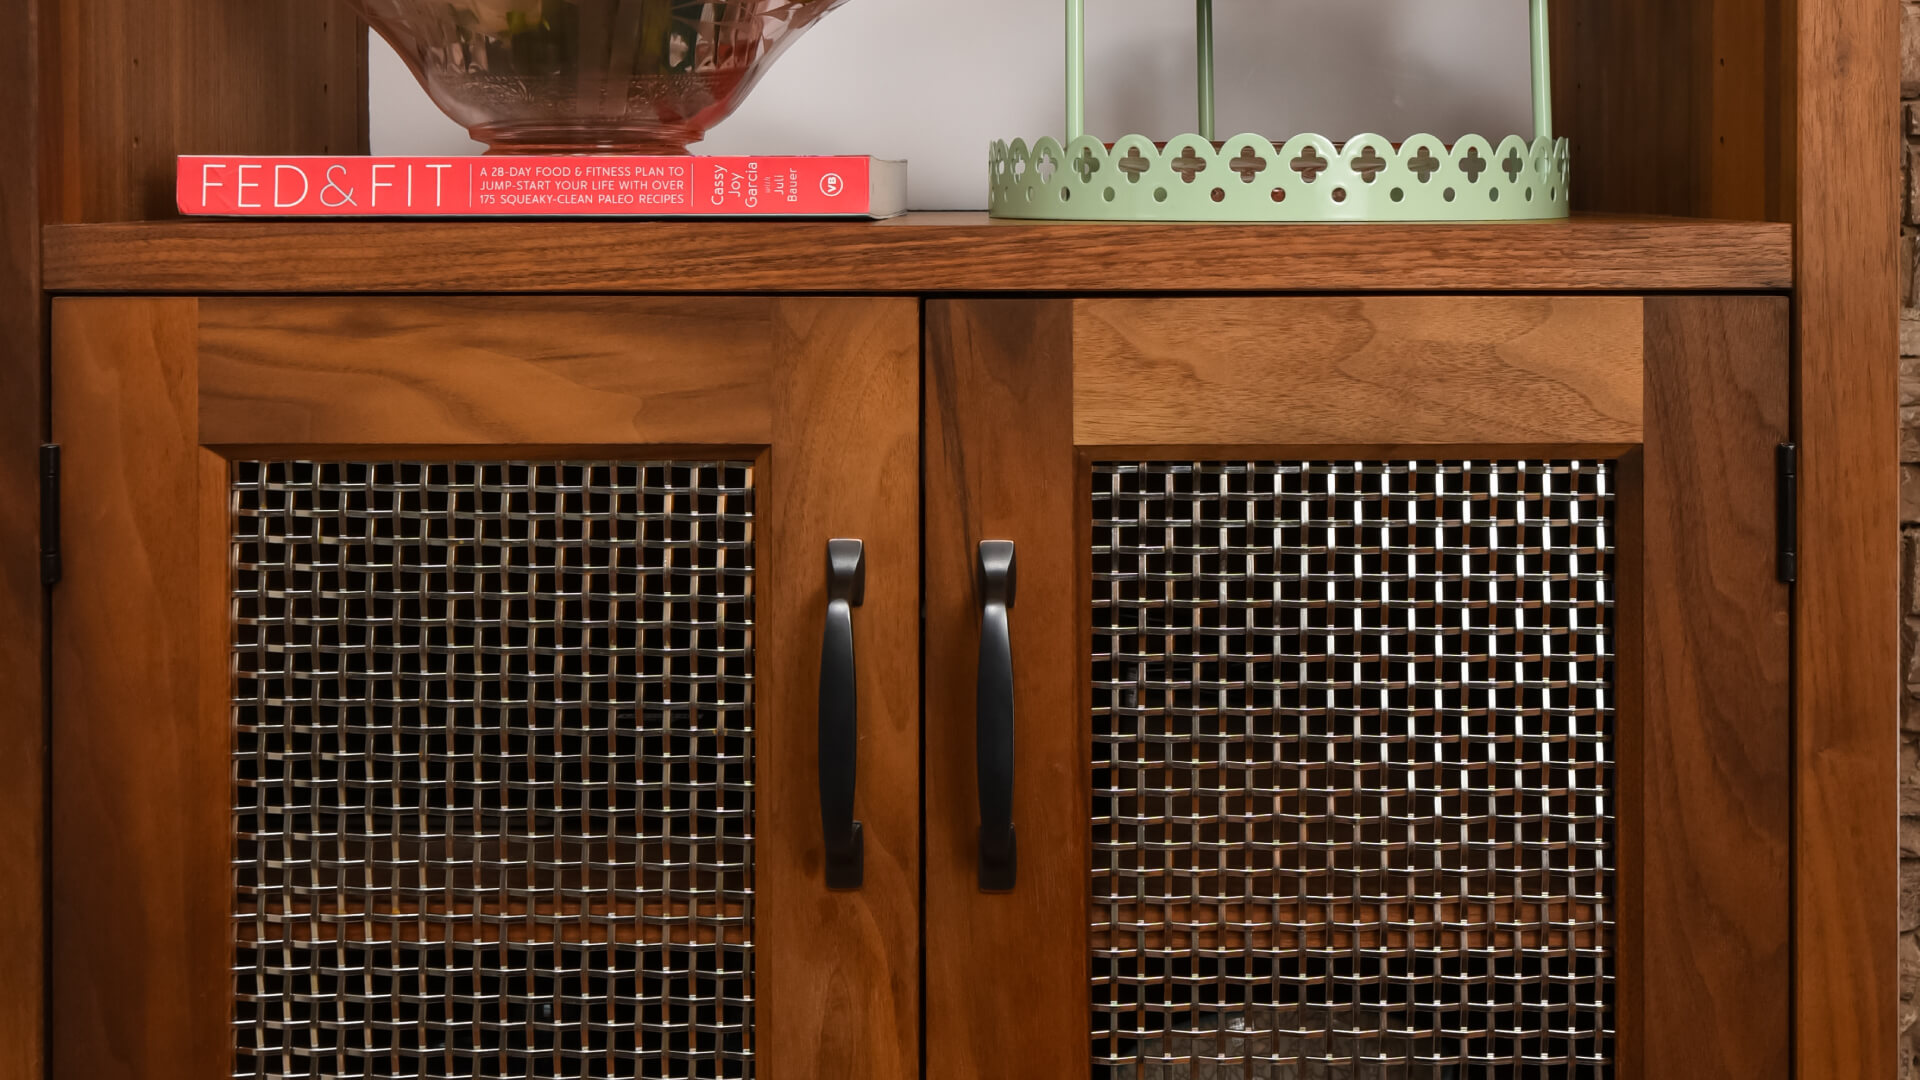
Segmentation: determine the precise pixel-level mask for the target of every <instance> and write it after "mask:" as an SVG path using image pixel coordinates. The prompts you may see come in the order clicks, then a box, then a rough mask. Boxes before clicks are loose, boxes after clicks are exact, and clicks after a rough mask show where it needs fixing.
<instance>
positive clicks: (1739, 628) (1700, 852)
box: [1620, 297, 1891, 1080]
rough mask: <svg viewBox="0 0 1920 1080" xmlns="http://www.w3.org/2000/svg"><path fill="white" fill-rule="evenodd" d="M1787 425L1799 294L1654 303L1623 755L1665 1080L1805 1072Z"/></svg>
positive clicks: (1641, 935)
mask: <svg viewBox="0 0 1920 1080" xmlns="http://www.w3.org/2000/svg"><path fill="white" fill-rule="evenodd" d="M1787 420H1788V363H1787V302H1786V301H1785V300H1784V299H1775V298H1752V297H1741V298H1726V299H1701V298H1675V299H1654V300H1649V301H1647V443H1646V450H1645V455H1644V458H1643V460H1642V463H1641V469H1642V470H1643V477H1642V487H1641V506H1640V517H1641V525H1642V529H1643V531H1642V532H1641V534H1640V536H1639V537H1637V544H1636V545H1635V546H1637V547H1638V548H1639V551H1638V553H1637V558H1638V560H1639V561H1640V571H1641V573H1640V596H1639V597H1638V598H1637V601H1638V611H1637V613H1635V614H1637V616H1638V619H1639V621H1640V623H1641V635H1640V637H1639V640H1638V641H1637V642H1633V645H1634V646H1637V649H1636V651H1637V652H1638V654H1639V655H1638V657H1637V659H1636V661H1635V663H1636V664H1637V665H1638V670H1637V671H1636V672H1635V673H1634V675H1635V678H1634V679H1633V680H1631V681H1634V682H1638V683H1639V686H1638V687H1637V689H1638V690H1639V693H1640V695H1641V696H1640V698H1639V704H1640V710H1641V711H1640V712H1639V715H1638V717H1637V718H1631V717H1630V718H1628V719H1626V720H1625V721H1623V726H1625V727H1628V728H1630V729H1631V734H1630V737H1629V739H1628V742H1627V744H1626V745H1623V746H1622V747H1621V748H1620V753H1621V759H1622V760H1623V761H1629V760H1630V761H1631V763H1632V767H1633V768H1635V769H1636V770H1637V773H1638V775H1637V776H1635V777H1634V778H1633V781H1634V783H1633V785H1632V786H1633V787H1637V789H1638V791H1637V795H1638V805H1637V807H1636V809H1637V817H1638V820H1637V822H1635V823H1634V824H1635V835H1634V837H1633V841H1632V843H1631V844H1630V845H1629V846H1628V847H1627V848H1626V849H1625V850H1623V852H1622V853H1621V861H1622V865H1623V875H1622V878H1623V881H1622V888H1623V890H1625V891H1629V892H1631V893H1632V896H1631V898H1630V899H1629V900H1628V903H1629V905H1631V906H1632V910H1633V916H1637V917H1630V918H1629V922H1630V924H1631V925H1632V926H1633V927H1634V932H1633V934H1632V935H1631V936H1630V941H1631V942H1632V943H1633V945H1634V947H1636V948H1637V950H1638V955H1637V956H1635V957H1633V958H1632V961H1631V962H1630V963H1629V965H1628V966H1629V967H1633V968H1637V970H1638V971H1639V972H1640V977H1639V978H1638V979H1636V980H1632V981H1631V985H1630V987H1629V990H1628V991H1627V992H1628V993H1632V994H1634V995H1636V996H1637V998H1638V1001H1637V1003H1636V1005H1637V1009H1636V1015H1634V1016H1633V1018H1632V1020H1633V1021H1635V1022H1637V1023H1638V1024H1639V1025H1640V1026H1639V1032H1640V1037H1639V1039H1638V1040H1637V1041H1638V1042H1639V1044H1640V1045H1639V1051H1640V1053H1641V1054H1642V1055H1644V1073H1643V1074H1642V1075H1645V1076H1648V1077H1664V1076H1689V1077H1703V1078H1704V1077H1726V1078H1728V1080H1734V1078H1740V1080H1748V1078H1761V1077H1785V1076H1788V1075H1790V1074H1791V1072H1792V1069H1791V1063H1792V1052H1791V1049H1790V1038H1791V1031H1792V1013H1791V1004H1790V1002H1791V976H1790V974H1789V972H1790V957H1791V945H1790V918H1789V914H1788V905H1789V898H1790V896H1791V891H1792V889H1791V884H1790V881H1789V876H1788V870H1789V852H1790V849H1791V843H1792V841H1791V835H1792V834H1791V824H1792V823H1791V802H1790V795H1789V792H1790V790H1791V783H1792V758H1791V751H1792V734H1791V732H1792V728H1791V724H1790V720H1789V695H1788V670H1789V621H1788V605H1789V597H1788V589H1787V587H1786V586H1785V585H1783V584H1781V583H1780V582H1779V580H1778V577H1777V567H1776V553H1777V551H1778V536H1777V530H1776V520H1777V503H1776V501H1775V495H1774V492H1775V464H1774V463H1775V448H1776V447H1777V446H1778V445H1779V444H1780V443H1781V442H1782V441H1784V440H1785V439H1786V438H1787ZM1629 587H1631V586H1629ZM1622 630H1623V633H1630V632H1631V631H1630V629H1629V628H1627V627H1625V626H1623V628H1622ZM1626 692H1630V689H1629V688H1627V687H1623V693H1626ZM1626 700H1632V699H1626ZM1629 755H1630V756H1629ZM1634 794H1636V793H1635V792H1632V791H1631V790H1629V791H1626V792H1623V796H1625V797H1627V798H1631V797H1632V796H1633V795H1634ZM1623 917H1627V916H1626V915H1625V913H1623ZM1888 940H1891V938H1889V939H1888ZM1628 1022H1629V1019H1628V1018H1627V1017H1625V1016H1623V1017H1622V1018H1621V1023H1622V1025H1623V1026H1624V1025H1625V1024H1627V1023H1628Z"/></svg>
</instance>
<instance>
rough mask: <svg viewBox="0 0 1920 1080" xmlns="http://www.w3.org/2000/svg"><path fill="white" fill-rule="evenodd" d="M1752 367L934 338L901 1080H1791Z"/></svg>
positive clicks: (1329, 323)
mask: <svg viewBox="0 0 1920 1080" xmlns="http://www.w3.org/2000/svg"><path fill="white" fill-rule="evenodd" d="M1786 334H1787V304H1786V301H1785V300H1784V299H1781V298H1778V297H1714V298H1686V297H1668V298H1648V299H1644V300H1642V299H1639V298H1631V297H1558V298H1552V297H1433V298H1429V297H1414V296H1401V297H1380V298H1372V299H1338V298H1291V299H1219V300H1214V299H1200V298H1183V299H1163V300H1132V299H1087V300H1033V301H1026V300H1017V301H1016V300H1008V301H974V300H966V301H954V302H941V303H935V304H932V305H930V308H929V315H928V335H929V336H928V350H927V421H926V422H927V424H928V431H927V436H926V447H927V450H926V456H927V466H926V468H927V474H926V486H927V488H926V490H927V502H926V506H927V510H926V514H927V528H926V544H927V551H926V563H927V584H926V604H927V652H926V656H927V672H926V678H927V694H926V699H927V729H926V743H927V751H926V761H927V769H926V799H927V894H926V918H927V954H926V963H927V1032H926V1039H927V1062H928V1075H929V1077H930V1078H931V1080H959V1078H962V1077H973V1076H983V1075H999V1074H1000V1073H998V1072H997V1071H996V1063H1004V1062H1019V1063H1021V1074H1022V1075H1031V1076H1048V1077H1063V1078H1071V1077H1091V1078H1113V1080H1120V1078H1126V1080H1135V1078H1139V1080H1145V1078H1156V1080H1201V1078H1209V1080H1211V1078H1216V1077H1217V1078H1221V1080H1228V1078H1236V1080H1254V1078H1263V1080H1306V1078H1309V1077H1353V1078H1364V1077H1379V1078H1388V1077H1415V1078H1435V1080H1440V1078H1447V1080H1455V1078H1458V1080H1465V1078H1468V1077H1529V1078H1563V1077H1565V1078H1572V1077H1610V1076H1625V1077H1636V1078H1637V1077H1643V1076H1644V1077H1668V1076H1687V1077H1703V1078H1704V1077H1728V1078H1736V1077H1737V1078H1742V1080H1750V1078H1754V1077H1783V1076H1785V1075H1787V1073H1788V1068H1789V1059H1788V1043H1787V1039H1788V1032H1789V1031H1790V1029H1791V1025H1790V1023H1789V1020H1790V1016H1789V995H1788V990H1789V983H1788V976H1789V962H1788V961H1789V952H1788V944H1789V938H1788V934H1789V930H1788V829H1789V789H1788V777H1789V770H1788V766H1789V725H1788V699H1787V673H1788V667H1789V660H1788V629H1789V628H1788V587H1787V586H1786V585H1783V584H1781V582H1780V571H1781V568H1780V567H1779V566H1778V565H1776V564H1777V561H1778V558H1779V556H1778V551H1779V549H1778V545H1777V533H1776V520H1777V514H1778V503H1777V497H1776V461H1777V450H1778V447H1779V444H1781V443H1782V442H1783V441H1785V440H1786V439H1787V437H1788V434H1787V433H1788V364H1787V343H1786V340H1787V339H1786ZM983 545H984V546H983Z"/></svg>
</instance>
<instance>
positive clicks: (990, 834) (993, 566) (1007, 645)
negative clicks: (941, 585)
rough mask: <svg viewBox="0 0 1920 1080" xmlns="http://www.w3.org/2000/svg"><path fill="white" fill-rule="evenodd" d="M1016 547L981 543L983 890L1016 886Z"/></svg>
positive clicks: (977, 748)
mask: <svg viewBox="0 0 1920 1080" xmlns="http://www.w3.org/2000/svg"><path fill="white" fill-rule="evenodd" d="M1015 581H1016V576H1015V573H1014V560H1013V543H1012V542H1011V541H1008V540H986V541H983V542H982V543H981V544H980V681H979V683H978V685H977V687H976V691H975V696H974V709H975V712H974V740H975V744H974V753H975V765H976V770H975V772H976V777H977V781H978V784H979V794H980V888H982V889H983V890H987V891H991V892H1004V891H1006V890H1008V889H1011V888H1013V883H1014V878H1015V876H1016V871H1017V869H1018V867H1019V861H1020V860H1019V853H1018V851H1017V849H1016V846H1015V844H1014V836H1013V635H1012V631H1011V629H1010V628H1009V626H1008V623H1007V612H1008V611H1009V610H1011V609H1012V608H1013V591H1014V583H1015Z"/></svg>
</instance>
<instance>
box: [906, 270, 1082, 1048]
mask: <svg viewBox="0 0 1920 1080" xmlns="http://www.w3.org/2000/svg"><path fill="white" fill-rule="evenodd" d="M1071 319H1072V310H1071V305H1070V302H1068V301H1063V300H967V301H958V300H955V301H946V300H941V301H934V302H931V303H929V304H928V306H927V360H926V366H927V376H926V378H927V409H926V425H927V430H926V502H927V527H926V536H927V553H926V610H927V615H926V656H927V669H926V686H927V690H926V743H927V750H926V807H927V809H926V814H927V825H926V844H927V855H926V858H927V891H926V905H927V908H926V918H927V928H926V934H927V946H926V948H927V1076H928V1078H929V1080H973V1078H974V1077H983V1076H1005V1075H1020V1076H1034V1077H1048V1078H1050V1080H1072V1078H1073V1077H1085V1076H1087V1075H1088V1072H1089V1069H1090V1064H1089V1057H1088V1053H1087V1046H1088V1043H1087V1039H1088V1031H1089V1028H1088V1022H1089V1019H1088V1017H1089V1011H1088V1010H1089V1006H1088V998H1087V993H1088V990H1087V963H1088V953H1087V935H1088V923H1087V902H1088V877H1087V875H1088V872H1089V862H1088V859H1089V850H1088V844H1089V842H1090V837H1089V833H1090V829H1091V826H1090V825H1089V823H1088V816H1089V814H1090V813H1091V812H1092V811H1091V806H1092V803H1091V798H1092V796H1091V793H1090V790H1089V784H1090V782H1091V781H1090V777H1089V776H1088V770H1089V769H1090V768H1091V758H1090V756H1089V755H1090V753H1091V751H1090V750H1089V748H1088V742H1087V738H1088V737H1087V735H1086V732H1085V726H1084V722H1083V720H1082V716H1083V711H1084V710H1083V708H1082V704H1083V703H1082V697H1083V685H1082V684H1083V683H1084V682H1085V681H1086V665H1087V664H1088V663H1089V662H1090V661H1089V659H1088V658H1089V656H1090V655H1091V654H1090V652H1089V647H1088V645H1087V631H1086V625H1087V617H1086V614H1085V613H1086V610H1087V609H1086V606H1085V604H1084V603H1083V592H1084V590H1083V588H1082V587H1081V585H1080V580H1081V576H1082V575H1081V572H1080V571H1081V564H1082V561H1083V560H1082V558H1081V555H1080V544H1079V542H1078V536H1079V529H1078V527H1077V526H1076V522H1077V521H1079V520H1080V519H1082V518H1084V517H1086V516H1087V515H1086V513H1085V512H1084V511H1083V509H1082V503H1081V501H1080V487H1081V484H1080V480H1079V473H1078V464H1077V460H1076V457H1075V454H1074V449H1073V444H1072V438H1071V434H1072V432H1071V427H1070V425H1069V422H1068V421H1069V415H1070V414H1069V410H1070V409H1071V408H1072V401H1071V395H1072V359H1073V358H1072V351H1071V349H1072V339H1071V334H1072V322H1071ZM982 540H1011V541H1013V543H1014V545H1015V557H1016V559H1017V566H1016V573H1017V575H1018V589H1017V592H1016V595H1015V598H1014V605H1013V609H1012V611H1011V612H1010V615H1009V622H1010V626H1011V631H1012V637H1013V664H1014V712H1015V720H1014V761H1015V773H1014V801H1013V822H1014V829H1015V835H1016V837H1017V839H1018V845H1019V876H1018V884H1017V886H1016V888H1015V889H1014V890H1013V891H1012V892H1006V893H985V892H981V891H980V889H979V884H978V872H977V858H978V829H979V825H980V808H979V803H978V799H977V794H976V789H975V769H974V760H975V750H974V704H975V702H974V696H975V695H974V687H975V677H976V675H977V672H978V658H979V643H980V604H979V600H978V597H977V594H976V591H975V584H974V579H975V575H976V569H975V567H976V563H977V559H978V556H977V552H978V548H979V544H980V541H982ZM1009 1063H1017V1064H1016V1065H1010V1064H1009ZM1010 1068H1011V1069H1012V1070H1013V1071H1011V1072H1009V1071H1008V1070H1009V1069H1010Z"/></svg>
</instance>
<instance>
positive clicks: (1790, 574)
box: [1776, 442, 1800, 585]
mask: <svg viewBox="0 0 1920 1080" xmlns="http://www.w3.org/2000/svg"><path fill="white" fill-rule="evenodd" d="M1776 464H1777V466H1778V468H1779V470H1780V483H1779V500H1780V522H1779V535H1780V554H1779V564H1778V565H1779V572H1780V580H1781V581H1784V582H1786V583H1787V584H1789V585H1791V584H1793V582H1794V579H1795V578H1796V577H1798V576H1799V571H1800V567H1799V565H1798V564H1799V561H1800V447H1799V446H1798V445H1797V444H1795V443H1790V442H1785V443H1781V444H1780V449H1779V450H1778V451H1777V453H1776Z"/></svg>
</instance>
